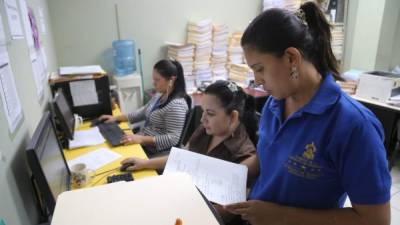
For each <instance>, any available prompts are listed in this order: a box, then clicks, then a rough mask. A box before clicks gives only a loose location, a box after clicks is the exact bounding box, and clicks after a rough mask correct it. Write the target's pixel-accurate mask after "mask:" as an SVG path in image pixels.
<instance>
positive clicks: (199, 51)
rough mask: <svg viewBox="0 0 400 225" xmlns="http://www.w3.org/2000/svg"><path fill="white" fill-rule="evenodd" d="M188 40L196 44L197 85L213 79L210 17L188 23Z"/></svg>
mask: <svg viewBox="0 0 400 225" xmlns="http://www.w3.org/2000/svg"><path fill="white" fill-rule="evenodd" d="M187 42H188V43H192V44H195V46H196V48H195V53H194V67H193V69H194V70H193V73H194V75H195V76H196V85H197V86H200V85H201V84H202V83H203V82H207V81H212V71H211V61H210V58H211V51H212V21H211V20H210V19H207V20H202V21H199V22H189V23H188V33H187Z"/></svg>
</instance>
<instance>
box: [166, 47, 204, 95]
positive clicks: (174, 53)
mask: <svg viewBox="0 0 400 225" xmlns="http://www.w3.org/2000/svg"><path fill="white" fill-rule="evenodd" d="M166 44H167V48H168V50H167V57H168V58H172V59H174V60H177V61H178V62H180V63H181V64H182V67H183V74H184V76H185V82H186V91H187V92H188V93H193V92H194V91H195V90H196V89H197V88H196V84H195V80H196V77H195V76H194V75H193V57H194V48H195V46H194V44H179V43H172V42H167V43H166Z"/></svg>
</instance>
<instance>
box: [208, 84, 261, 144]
mask: <svg viewBox="0 0 400 225" xmlns="http://www.w3.org/2000/svg"><path fill="white" fill-rule="evenodd" d="M204 93H205V94H209V95H214V96H215V97H217V98H218V99H219V101H220V102H221V105H222V107H223V108H224V109H225V112H226V113H227V114H228V115H229V114H231V113H232V111H233V110H236V111H238V112H239V118H240V121H241V122H242V124H243V125H244V126H245V127H246V131H247V134H248V135H249V138H250V140H251V141H252V142H253V143H255V144H256V143H257V137H256V132H257V130H258V120H257V117H256V114H255V102H254V98H253V97H251V96H249V95H247V94H246V93H245V92H244V91H243V89H242V88H241V87H239V86H237V85H236V84H235V83H233V82H231V81H226V80H218V81H215V82H214V83H212V84H210V85H209V86H208V87H207V88H206V90H205V91H204Z"/></svg>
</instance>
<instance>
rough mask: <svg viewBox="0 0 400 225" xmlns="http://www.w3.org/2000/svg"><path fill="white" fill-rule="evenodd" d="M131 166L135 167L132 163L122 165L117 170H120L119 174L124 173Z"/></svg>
mask: <svg viewBox="0 0 400 225" xmlns="http://www.w3.org/2000/svg"><path fill="white" fill-rule="evenodd" d="M133 165H135V164H133V163H125V164H122V166H121V167H120V168H119V170H120V171H121V172H126V169H128V167H130V166H133Z"/></svg>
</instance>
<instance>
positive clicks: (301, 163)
mask: <svg viewBox="0 0 400 225" xmlns="http://www.w3.org/2000/svg"><path fill="white" fill-rule="evenodd" d="M284 101H285V100H276V99H274V98H273V97H270V98H269V99H268V101H267V102H266V104H265V105H264V108H263V112H262V116H261V120H260V127H259V141H258V144H257V156H258V158H259V162H260V175H259V177H258V178H257V181H256V183H255V184H254V186H253V188H252V191H251V193H250V196H249V198H250V199H258V200H263V201H269V202H274V203H278V204H282V205H286V206H292V207H302V208H314V209H330V208H340V207H343V203H344V200H345V197H346V194H347V195H348V196H349V198H350V200H351V202H352V203H355V204H380V203H385V202H387V201H389V200H390V185H391V177H390V173H389V170H388V164H387V160H386V151H385V147H384V145H383V139H384V133H383V128H382V125H381V124H380V122H379V121H378V120H377V118H376V117H375V115H374V114H373V113H371V111H369V110H368V109H366V108H365V107H364V106H362V105H361V104H360V103H358V102H357V101H355V100H353V99H352V98H351V97H349V96H348V95H346V94H345V93H343V92H342V91H341V90H340V88H339V87H338V86H337V85H336V83H335V81H334V79H333V77H332V76H331V75H327V76H326V77H325V79H324V80H323V81H322V84H321V86H320V88H319V90H318V91H317V93H316V94H315V95H314V97H313V98H312V99H311V101H310V102H309V103H307V104H306V105H305V106H304V107H302V108H301V109H299V110H298V111H297V112H295V113H293V114H292V115H291V116H290V117H289V118H288V119H287V120H286V121H284V120H283V119H282V115H283V110H284Z"/></svg>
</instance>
